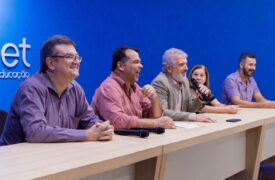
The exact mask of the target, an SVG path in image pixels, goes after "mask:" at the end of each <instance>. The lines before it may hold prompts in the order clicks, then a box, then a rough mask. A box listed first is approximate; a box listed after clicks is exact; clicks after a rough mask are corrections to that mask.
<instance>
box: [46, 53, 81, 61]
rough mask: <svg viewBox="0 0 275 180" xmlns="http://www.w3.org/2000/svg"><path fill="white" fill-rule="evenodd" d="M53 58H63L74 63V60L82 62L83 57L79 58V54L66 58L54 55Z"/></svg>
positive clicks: (69, 55) (68, 55)
mask: <svg viewBox="0 0 275 180" xmlns="http://www.w3.org/2000/svg"><path fill="white" fill-rule="evenodd" d="M51 57H52V58H63V59H65V60H66V61H70V62H72V61H74V60H78V61H79V62H81V61H82V57H81V56H79V55H78V54H66V55H64V56H59V55H53V56H51Z"/></svg>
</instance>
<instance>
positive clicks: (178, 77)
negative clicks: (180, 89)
mask: <svg viewBox="0 0 275 180" xmlns="http://www.w3.org/2000/svg"><path fill="white" fill-rule="evenodd" d="M184 77H185V73H179V74H176V73H172V78H173V79H174V80H175V81H177V82H182V81H183V79H184Z"/></svg>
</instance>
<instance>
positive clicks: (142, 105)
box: [92, 46, 175, 129]
mask: <svg viewBox="0 0 275 180" xmlns="http://www.w3.org/2000/svg"><path fill="white" fill-rule="evenodd" d="M142 67H143V66H142V64H141V60H140V57H139V54H138V50H137V49H135V48H131V47H127V46H122V47H119V48H118V49H116V51H115V52H114V54H113V62H112V73H111V75H110V76H109V77H107V79H106V80H105V81H104V82H103V83H102V84H101V85H100V86H99V87H98V88H97V90H96V92H95V95H94V97H93V102H92V105H93V107H94V110H95V113H96V114H97V115H99V116H100V117H101V118H102V119H104V120H110V122H111V124H112V125H113V126H114V127H115V128H116V129H118V128H132V127H143V128H154V127H163V128H174V127H175V125H174V122H173V120H172V119H171V118H170V117H167V116H162V108H161V105H160V102H159V99H158V96H157V93H156V91H155V89H154V88H153V87H152V86H151V85H145V86H144V87H143V88H140V87H139V86H138V84H137V83H136V82H137V81H138V78H139V74H140V71H141V69H142Z"/></svg>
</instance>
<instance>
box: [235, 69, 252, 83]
mask: <svg viewBox="0 0 275 180" xmlns="http://www.w3.org/2000/svg"><path fill="white" fill-rule="evenodd" d="M236 76H237V79H238V81H239V82H240V83H242V84H245V83H244V82H243V81H242V78H241V74H240V70H237V71H236ZM247 81H248V82H251V77H248V79H247Z"/></svg>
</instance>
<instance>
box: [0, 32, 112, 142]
mask: <svg viewBox="0 0 275 180" xmlns="http://www.w3.org/2000/svg"><path fill="white" fill-rule="evenodd" d="M40 59H41V69H40V72H39V73H37V74H35V75H34V76H33V77H31V78H29V79H27V80H26V81H24V82H23V83H22V85H21V86H20V88H19V90H18V91H17V94H16V96H15V98H14V100H13V103H12V106H11V109H10V112H9V114H8V117H7V122H6V125H5V128H4V132H3V135H2V137H1V140H0V144H1V145H7V144H15V143H21V142H69V141H91V140H110V139H112V135H113V127H112V126H111V125H110V123H109V121H106V122H102V121H101V120H100V119H99V118H98V117H97V116H96V115H95V113H94V111H93V109H92V108H91V107H90V106H89V104H88V103H87V100H86V97H85V93H84V91H83V89H82V88H81V87H80V85H79V84H78V83H77V82H76V81H75V80H74V79H75V78H76V77H77V76H78V75H79V66H80V62H81V60H82V58H81V57H80V56H79V55H78V54H77V51H76V49H75V43H74V42H73V41H72V40H70V39H69V38H68V37H65V36H60V35H59V36H53V37H52V38H50V39H49V40H48V41H47V42H46V43H45V44H44V45H43V47H42V49H41V51H40Z"/></svg>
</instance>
